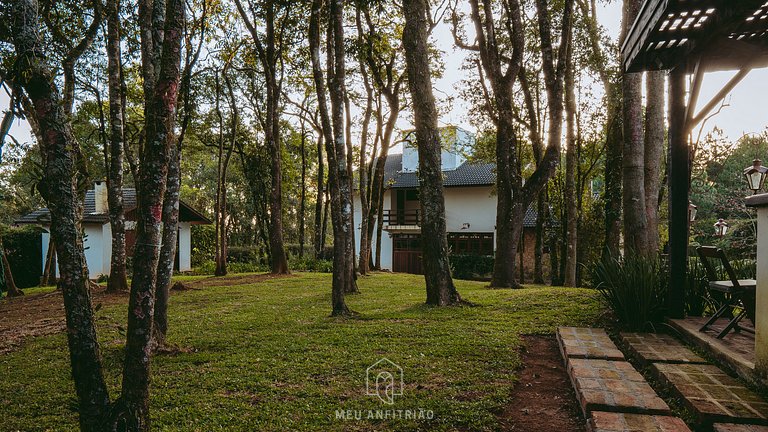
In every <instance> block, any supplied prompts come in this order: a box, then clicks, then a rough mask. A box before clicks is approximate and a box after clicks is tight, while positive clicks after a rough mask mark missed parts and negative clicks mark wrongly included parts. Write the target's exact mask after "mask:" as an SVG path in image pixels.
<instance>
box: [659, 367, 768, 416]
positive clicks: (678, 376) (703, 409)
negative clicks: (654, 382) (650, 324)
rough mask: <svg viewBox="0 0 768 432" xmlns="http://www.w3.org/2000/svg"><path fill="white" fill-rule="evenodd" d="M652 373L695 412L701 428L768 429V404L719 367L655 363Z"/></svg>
mask: <svg viewBox="0 0 768 432" xmlns="http://www.w3.org/2000/svg"><path fill="white" fill-rule="evenodd" d="M651 369H652V371H653V372H654V374H655V375H656V377H657V378H658V379H659V381H661V382H662V383H663V384H664V385H666V386H668V387H669V388H670V390H672V391H673V392H674V393H675V394H676V395H677V396H679V397H680V398H681V399H683V402H684V404H685V405H686V406H687V407H688V408H689V409H690V410H691V411H692V412H693V413H694V415H695V416H696V420H697V423H698V424H700V425H712V424H713V423H738V424H756V425H766V426H768V403H767V402H766V401H765V400H763V399H762V398H761V397H760V396H759V395H757V394H756V393H754V392H753V391H751V390H749V389H748V388H746V387H745V386H744V385H742V384H741V383H740V382H739V381H738V380H737V379H735V378H732V377H731V376H729V375H727V374H726V373H725V372H723V371H721V370H720V369H719V368H718V367H717V366H713V365H706V364H671V363H654V364H653V366H652V368H651Z"/></svg>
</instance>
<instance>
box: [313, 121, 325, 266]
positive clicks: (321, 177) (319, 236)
mask: <svg viewBox="0 0 768 432" xmlns="http://www.w3.org/2000/svg"><path fill="white" fill-rule="evenodd" d="M324 165H325V163H324V162H323V133H322V131H320V133H319V134H318V135H317V195H316V196H315V242H314V245H315V259H319V258H320V254H322V252H323V236H324V235H325V228H324V227H323V223H324V219H323V213H324V212H323V208H324V206H323V200H324V199H325V188H326V186H325V166H324Z"/></svg>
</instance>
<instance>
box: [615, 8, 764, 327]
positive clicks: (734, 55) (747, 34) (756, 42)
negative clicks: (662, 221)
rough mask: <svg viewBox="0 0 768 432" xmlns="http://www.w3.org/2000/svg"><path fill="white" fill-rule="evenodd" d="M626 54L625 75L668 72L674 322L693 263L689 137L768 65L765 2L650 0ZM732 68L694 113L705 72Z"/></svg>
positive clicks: (682, 310) (679, 314)
mask: <svg viewBox="0 0 768 432" xmlns="http://www.w3.org/2000/svg"><path fill="white" fill-rule="evenodd" d="M621 54H622V66H623V69H624V72H627V73H633V72H643V71H651V70H669V71H670V72H669V92H668V94H669V101H668V103H669V132H668V137H669V158H668V163H669V183H668V184H669V259H670V275H669V291H668V297H667V314H668V315H669V317H670V318H683V317H684V315H685V278H686V274H687V260H688V202H689V201H688V194H689V189H690V181H689V174H688V173H689V168H690V160H689V155H690V150H689V136H690V133H691V130H692V129H693V128H694V127H695V126H696V125H697V124H699V123H700V122H701V121H702V120H703V119H705V118H706V116H707V115H708V114H709V113H710V112H711V111H712V110H713V109H714V108H716V107H717V106H718V105H719V104H720V103H721V101H722V100H723V98H725V96H726V95H727V94H728V93H729V92H730V91H731V90H732V89H733V88H734V87H735V86H736V85H737V84H738V83H739V82H740V81H741V80H742V79H743V78H744V77H745V76H746V75H747V74H748V73H749V71H751V70H752V69H754V68H760V67H768V1H766V0H759V1H757V0H646V1H645V3H644V4H643V6H642V8H641V10H640V12H639V14H638V16H637V19H636V20H635V22H634V24H633V25H632V28H631V30H630V31H629V33H628V35H627V38H626V39H625V41H624V44H623V46H622V47H621ZM728 70H732V71H738V72H737V73H736V75H735V76H734V77H733V78H732V79H731V80H730V81H729V82H728V83H727V84H726V85H725V86H723V88H721V89H720V91H718V92H717V94H716V95H715V96H714V97H713V98H712V100H710V101H708V102H707V103H706V104H705V105H704V107H703V108H702V109H701V110H700V111H699V112H694V110H695V109H696V106H697V103H698V98H699V91H700V89H701V83H702V81H703V79H704V74H705V73H707V72H714V71H728ZM688 83H690V87H687V84H688ZM686 94H687V96H688V97H687V98H686ZM761 96H763V95H761ZM763 97H764V96H763Z"/></svg>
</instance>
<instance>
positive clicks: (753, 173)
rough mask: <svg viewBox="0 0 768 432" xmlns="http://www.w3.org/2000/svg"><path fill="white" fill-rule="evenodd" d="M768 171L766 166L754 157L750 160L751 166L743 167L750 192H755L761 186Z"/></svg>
mask: <svg viewBox="0 0 768 432" xmlns="http://www.w3.org/2000/svg"><path fill="white" fill-rule="evenodd" d="M767 173H768V167H764V166H763V161H761V160H760V159H755V160H753V161H752V166H749V167H746V168H744V177H746V178H747V183H748V184H749V188H750V189H752V193H753V194H756V193H757V192H758V191H760V189H762V188H763V182H765V175H766V174H767Z"/></svg>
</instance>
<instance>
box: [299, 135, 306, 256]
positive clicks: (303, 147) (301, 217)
mask: <svg viewBox="0 0 768 432" xmlns="http://www.w3.org/2000/svg"><path fill="white" fill-rule="evenodd" d="M306 141H307V136H306V131H305V130H304V122H302V123H301V194H300V196H299V199H300V203H299V258H304V243H305V241H306V240H305V234H306V232H305V231H306V221H305V217H304V216H305V214H306V212H307V148H306V145H307V142H306Z"/></svg>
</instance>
